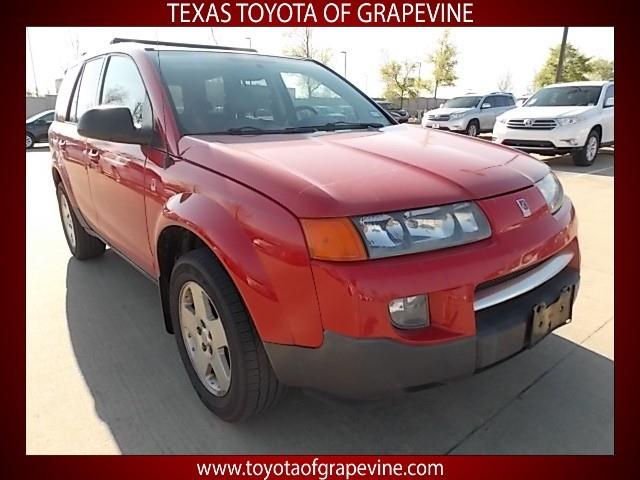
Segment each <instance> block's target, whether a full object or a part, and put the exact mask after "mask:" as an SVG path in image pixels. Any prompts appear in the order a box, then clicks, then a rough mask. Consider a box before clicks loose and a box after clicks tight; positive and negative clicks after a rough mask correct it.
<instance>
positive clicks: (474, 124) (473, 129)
mask: <svg viewBox="0 0 640 480" xmlns="http://www.w3.org/2000/svg"><path fill="white" fill-rule="evenodd" d="M478 133H480V125H479V124H478V121H477V120H471V121H470V122H469V125H467V135H469V136H470V137H477V136H478Z"/></svg>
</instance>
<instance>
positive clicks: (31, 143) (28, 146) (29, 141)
mask: <svg viewBox="0 0 640 480" xmlns="http://www.w3.org/2000/svg"><path fill="white" fill-rule="evenodd" d="M31 147H33V138H31V137H30V136H29V135H27V148H31Z"/></svg>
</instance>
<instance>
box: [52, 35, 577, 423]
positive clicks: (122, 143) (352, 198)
mask: <svg viewBox="0 0 640 480" xmlns="http://www.w3.org/2000/svg"><path fill="white" fill-rule="evenodd" d="M49 142H50V146H51V151H52V156H53V180H54V182H55V185H56V187H57V194H58V200H59V205H60V215H61V218H62V224H63V227H64V232H65V235H66V239H67V242H68V244H69V248H70V250H71V253H72V254H73V255H74V256H75V257H76V258H77V259H79V260H86V259H91V258H93V257H97V256H99V255H101V254H102V253H103V252H104V250H105V244H109V245H110V246H111V248H112V249H113V250H114V251H117V252H118V253H119V254H120V255H122V256H123V257H124V258H126V259H127V260H129V261H130V262H131V263H132V264H133V265H134V266H136V267H137V268H138V269H139V270H141V271H142V272H144V273H145V274H146V275H148V276H149V277H150V278H151V279H153V280H154V281H155V282H157V284H158V287H159V292H160V298H161V301H162V307H163V312H164V322H165V326H166V329H167V330H168V331H169V332H171V333H174V334H175V337H176V342H177V345H178V349H179V351H180V355H181V357H182V360H183V362H184V365H185V367H186V371H187V373H188V375H189V378H190V380H191V382H192V383H193V385H194V387H195V390H196V391H197V393H198V395H199V396H200V398H201V399H202V401H203V402H204V403H205V404H206V405H207V407H209V408H210V409H211V410H212V411H213V412H215V413H216V414H217V415H218V416H220V417H221V418H223V419H225V420H228V421H234V420H238V419H241V418H243V417H246V416H248V415H251V414H254V413H257V412H260V411H263V410H264V409H265V408H266V407H268V406H269V405H271V404H273V403H274V402H275V401H276V400H277V399H278V398H280V397H281V396H282V393H283V391H284V388H285V387H284V386H285V385H289V386H298V387H305V388H311V389H317V390H320V391H323V392H327V393H330V394H335V395H339V396H343V397H351V398H374V397H378V396H381V395H383V394H386V393H389V392H393V391H400V390H416V389H419V388H422V387H425V386H428V385H433V384H436V383H440V382H443V381H446V380H449V379H452V378H454V377H459V376H462V375H466V374H471V373H474V372H477V371H479V370H482V369H484V368H485V367H487V366H489V365H492V364H494V363H496V362H499V361H501V360H503V359H505V358H507V357H510V356H511V355H514V354H516V353H518V352H520V351H522V350H523V349H525V348H527V347H531V346H532V345H534V344H535V343H536V342H537V341H538V340H540V339H541V338H542V337H544V336H545V335H546V334H548V333H549V332H550V331H551V330H553V329H554V328H556V327H558V326H560V325H563V324H565V323H566V322H568V321H569V319H570V317H571V309H572V305H573V301H574V298H575V295H576V293H577V288H578V283H579V270H580V253H579V249H578V240H577V238H576V229H577V225H576V218H575V213H574V209H573V206H572V204H571V201H570V200H569V198H567V197H566V196H564V194H563V190H562V187H561V185H560V183H559V182H558V180H557V179H556V177H555V175H554V174H553V173H551V172H550V170H549V168H548V167H547V166H546V165H545V164H543V163H541V162H538V161H536V160H534V159H532V158H531V157H529V156H527V155H526V154H523V153H521V152H518V151H516V150H513V149H510V148H508V147H503V146H499V145H494V144H491V143H489V142H485V141H482V140H477V139H471V138H467V137H463V136H458V135H455V134H449V133H446V132H439V131H433V130H425V129H422V128H420V127H419V126H413V125H399V124H397V123H396V122H395V121H394V120H393V118H392V117H391V116H390V115H389V114H388V113H387V112H385V111H384V109H382V108H381V107H380V106H379V105H377V104H376V103H375V102H374V101H372V100H371V99H370V98H368V97H367V96H365V95H364V94H363V93H362V92H360V91H359V90H358V89H357V88H356V87H354V86H353V85H352V84H350V83H349V82H348V81H347V80H345V79H344V78H342V77H341V76H339V75H338V74H336V73H335V72H333V71H331V70H330V69H328V68H327V67H325V66H323V65H321V64H319V63H317V62H314V61H313V60H304V59H292V58H283V57H275V56H267V55H258V54H256V53H255V52H253V51H247V50H241V49H230V48H222V47H215V48H214V47H206V46H197V45H182V44H174V43H162V42H145V41H132V40H122V39H117V40H114V42H112V44H111V46H110V47H109V48H107V49H105V50H103V51H101V52H99V53H96V54H94V55H87V56H85V57H84V58H83V59H82V60H81V61H80V62H79V63H78V64H77V65H74V66H72V67H71V68H70V69H69V70H68V71H67V74H66V78H65V80H64V83H63V85H62V87H61V89H60V93H59V95H58V103H57V106H56V113H55V121H54V123H53V125H52V127H51V129H50V131H49Z"/></svg>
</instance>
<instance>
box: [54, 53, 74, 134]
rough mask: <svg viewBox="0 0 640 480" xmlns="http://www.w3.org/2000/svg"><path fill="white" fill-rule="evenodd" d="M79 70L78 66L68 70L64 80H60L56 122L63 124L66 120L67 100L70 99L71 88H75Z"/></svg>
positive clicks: (67, 111)
mask: <svg viewBox="0 0 640 480" xmlns="http://www.w3.org/2000/svg"><path fill="white" fill-rule="evenodd" d="M79 70H80V66H79V65H74V66H73V67H71V68H69V70H67V73H66V74H65V76H64V80H62V84H61V85H60V89H59V90H58V97H57V98H56V115H55V116H56V120H58V121H59V122H64V121H65V120H67V115H68V113H69V99H70V98H71V94H72V92H73V87H75V85H76V80H77V78H78V71H79Z"/></svg>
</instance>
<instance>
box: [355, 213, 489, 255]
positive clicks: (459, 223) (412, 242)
mask: <svg viewBox="0 0 640 480" xmlns="http://www.w3.org/2000/svg"><path fill="white" fill-rule="evenodd" d="M353 221H354V223H355V225H356V227H357V228H358V230H359V232H360V234H361V235H362V238H363V239H364V243H365V246H366V248H367V252H368V254H369V257H370V258H381V257H391V256H395V255H404V254H407V253H417V252H426V251H429V250H438V249H441V248H447V247H453V246H456V245H463V244H466V243H471V242H477V241H478V240H483V239H485V238H488V237H490V236H491V227H490V226H489V222H488V221H487V219H486V217H485V216H484V214H483V213H482V210H480V208H479V207H478V206H477V205H476V204H475V203H472V202H463V203H455V204H452V205H444V206H441V207H431V208H422V209H419V210H409V211H406V212H393V213H383V214H379V215H365V216H362V217H355V218H354V219H353Z"/></svg>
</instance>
